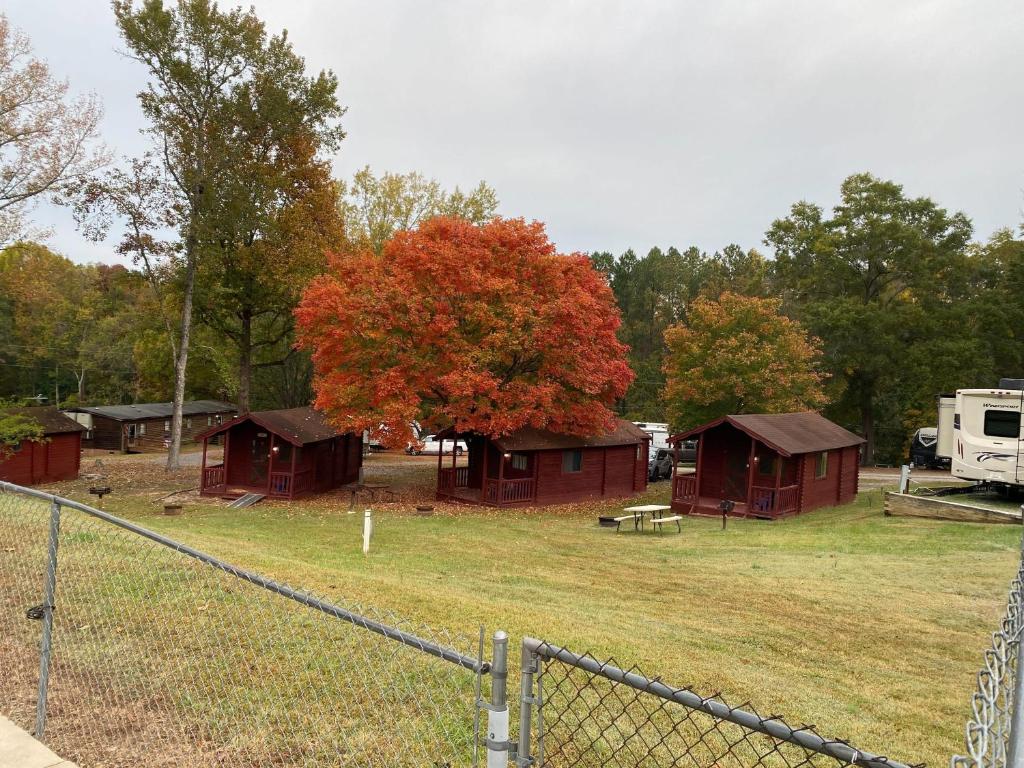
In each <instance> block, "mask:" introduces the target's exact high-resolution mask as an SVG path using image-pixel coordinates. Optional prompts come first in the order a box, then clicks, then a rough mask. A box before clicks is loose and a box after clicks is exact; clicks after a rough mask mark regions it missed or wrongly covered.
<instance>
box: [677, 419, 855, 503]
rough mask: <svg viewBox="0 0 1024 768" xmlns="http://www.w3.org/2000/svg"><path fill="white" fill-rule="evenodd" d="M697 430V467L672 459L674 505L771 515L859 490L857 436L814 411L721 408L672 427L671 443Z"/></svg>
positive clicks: (844, 498)
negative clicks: (731, 411) (689, 469)
mask: <svg viewBox="0 0 1024 768" xmlns="http://www.w3.org/2000/svg"><path fill="white" fill-rule="evenodd" d="M693 438H697V469H696V471H695V472H694V473H693V474H681V472H685V471H686V470H684V469H682V468H681V467H679V466H678V463H677V465H676V471H675V476H674V478H673V481H672V510H673V511H674V512H677V513H681V514H707V515H720V514H721V507H720V505H721V503H722V501H723V500H728V501H731V502H733V504H734V507H733V509H732V511H731V512H730V514H732V515H736V516H740V517H758V518H768V519H774V518H776V517H785V516H787V515H796V514H799V513H801V512H807V511H809V510H812V509H817V508H819V507H831V506H836V505H838V504H845V503H846V502H848V501H852V500H853V499H854V498H856V496H857V481H858V477H859V465H860V446H861V444H862V443H863V442H864V440H863V438H861V437H859V436H857V435H855V434H853V433H852V432H848V431H847V430H845V429H843V428H842V427H840V426H839V425H838V424H833V423H832V422H831V421H829V420H828V419H826V418H825V417H823V416H820V415H819V414H817V413H811V412H807V413H772V414H763V413H756V414H743V415H739V416H723V417H722V418H720V419H716V420H715V421H712V422H710V423H709V424H705V425H704V426H701V427H696V428H694V429H691V430H689V431H687V432H682V433H680V434H678V435H673V436H672V437H670V438H669V443H670V444H672V445H676V446H678V444H679V443H680V442H681V441H683V440H687V439H693Z"/></svg>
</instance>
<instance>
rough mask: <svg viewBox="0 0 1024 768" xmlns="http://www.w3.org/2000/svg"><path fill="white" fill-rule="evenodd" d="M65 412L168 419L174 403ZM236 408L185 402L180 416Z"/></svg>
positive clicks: (215, 402)
mask: <svg viewBox="0 0 1024 768" xmlns="http://www.w3.org/2000/svg"><path fill="white" fill-rule="evenodd" d="M66 410H68V411H70V412H72V413H91V414H92V415H93V416H102V417H104V418H107V419H113V420H114V421H135V420H137V419H169V418H171V416H172V415H173V414H174V403H136V404H134V405H96V406H93V405H76V406H75V407H74V408H67V409H66ZM237 410H238V407H237V406H235V405H232V404H231V403H226V402H224V401H223V400H187V401H185V402H184V403H182V406H181V415H182V416H197V415H200V414H207V413H233V412H235V411H237Z"/></svg>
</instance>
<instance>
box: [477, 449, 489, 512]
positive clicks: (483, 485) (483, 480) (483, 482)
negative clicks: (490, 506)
mask: <svg viewBox="0 0 1024 768" xmlns="http://www.w3.org/2000/svg"><path fill="white" fill-rule="evenodd" d="M481 439H482V440H483V442H484V458H483V460H482V461H481V469H480V495H479V497H478V498H479V499H480V501H483V500H484V498H485V496H484V494H485V493H487V454H488V453H490V452H491V451H490V443H491V441H490V440H488V439H487V438H486V437H483V438H481Z"/></svg>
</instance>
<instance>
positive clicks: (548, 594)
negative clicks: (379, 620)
mask: <svg viewBox="0 0 1024 768" xmlns="http://www.w3.org/2000/svg"><path fill="white" fill-rule="evenodd" d="M410 466H411V469H409V470H408V475H409V476H410V477H413V478H414V480H415V482H418V483H422V482H424V478H427V479H429V477H430V473H431V471H432V470H431V466H432V465H431V464H430V463H429V462H418V463H414V464H411V465H410ZM83 470H84V471H88V468H87V467H83ZM373 471H374V464H373V462H372V461H371V462H370V464H369V466H368V479H372V477H373ZM192 472H193V474H195V471H194V470H192ZM147 482H148V481H147V480H146V479H145V478H142V479H140V480H138V482H137V483H135V485H132V484H131V483H120V482H119V483H117V484H116V486H115V494H114V495H113V496H111V497H108V499H106V500H105V502H106V503H105V506H106V507H107V508H108V509H109V510H111V511H112V512H114V513H115V514H120V515H123V516H125V517H128V518H130V519H134V520H137V521H139V522H140V523H141V524H143V525H145V526H147V527H149V528H152V529H154V530H158V531H161V532H163V533H167V534H169V535H171V536H174V537H176V538H178V539H179V540H181V541H183V542H185V543H187V544H191V545H193V546H196V547H199V548H202V549H205V550H207V551H209V552H212V553H214V554H217V555H220V556H222V557H224V558H226V559H228V560H230V561H231V562H233V563H236V564H239V565H242V566H244V567H247V568H251V569H254V570H257V571H260V572H262V573H264V574H267V575H270V576H272V577H275V578H278V579H281V580H285V581H287V582H289V583H291V584H296V585H301V586H303V587H305V588H307V589H309V590H312V591H315V592H319V593H322V594H324V595H325V596H327V597H331V596H336V597H338V598H344V599H345V600H357V601H362V602H366V603H369V604H372V605H374V606H376V607H378V608H382V609H390V610H393V611H394V612H396V613H397V614H399V615H402V616H405V617H407V618H410V619H415V620H421V621H424V622H426V623H428V624H430V625H432V626H435V627H441V628H447V629H450V630H453V631H456V632H460V633H466V634H474V633H475V632H476V628H477V626H478V625H480V624H483V625H484V626H486V628H487V630H488V633H490V632H493V631H494V630H496V629H504V630H506V631H508V632H509V633H510V634H511V636H512V638H513V642H515V641H516V640H518V638H519V637H521V636H522V635H524V634H529V635H533V636H539V637H542V638H544V639H546V640H549V641H550V642H552V643H557V644H563V645H567V646H569V647H571V648H572V649H573V650H576V651H580V652H582V651H590V652H592V653H593V654H594V655H595V656H597V657H598V658H608V657H614V658H615V659H617V660H618V663H619V665H620V666H632V665H634V664H635V665H638V666H640V668H641V669H643V670H644V671H645V672H647V673H648V674H650V675H657V676H660V677H661V678H663V679H664V680H665V681H666V682H670V683H673V684H676V685H689V686H692V687H694V688H695V689H696V690H697V691H699V692H702V693H706V694H710V693H713V692H716V691H721V693H722V696H723V698H725V699H726V700H727V701H729V702H730V703H733V704H740V703H742V702H743V701H747V700H749V701H751V702H753V705H754V706H755V707H756V708H757V709H758V711H760V712H762V713H763V714H773V713H780V714H782V715H784V716H785V717H786V719H787V720H788V721H789V722H790V723H791V724H794V725H798V724H801V723H813V724H815V725H816V726H817V727H818V730H819V731H820V732H821V733H822V734H823V735H826V736H837V737H842V738H845V739H848V740H850V741H851V742H852V743H854V744H855V745H856V746H858V747H861V748H863V749H866V750H870V751H874V752H880V753H882V754H885V755H888V756H890V757H893V758H895V759H898V760H901V761H904V762H922V761H923V762H927V763H929V764H930V765H932V766H940V765H943V764H945V763H946V762H947V761H948V759H949V755H950V754H951V753H952V752H957V751H961V750H962V742H963V727H964V721H965V718H966V716H967V714H968V712H969V707H970V695H971V693H972V691H973V687H974V684H975V674H976V672H977V670H978V668H979V666H980V665H981V661H982V652H983V650H984V649H985V648H986V647H987V645H988V643H989V636H990V633H991V632H992V631H993V630H994V629H995V628H996V626H997V624H998V621H999V619H1000V617H1001V614H1002V612H1003V610H1004V607H1005V598H1006V591H1007V589H1008V586H1009V582H1010V579H1011V577H1012V576H1013V574H1014V572H1015V571H1016V567H1017V563H1018V560H1019V548H1020V538H1021V532H1020V530H1019V529H1017V528H1016V527H1013V526H998V525H977V524H966V523H946V522H940V521H930V520H920V519H913V518H886V517H884V516H883V514H882V511H881V510H882V497H881V492H880V491H870V492H865V493H862V494H861V496H860V497H859V499H858V500H857V501H856V502H855V503H853V504H850V505H847V506H845V507H842V508H839V509H832V510H820V511H817V512H813V513H810V514H807V515H805V516H802V517H798V518H793V519H789V520H784V521H777V522H773V523H767V522H758V521H740V520H733V521H730V522H729V526H728V528H727V530H725V531H723V530H721V522H720V521H719V520H716V519H705V518H692V519H686V520H684V521H683V533H682V535H679V534H677V533H675V530H674V527H673V529H672V532H669V531H668V530H667V529H666V532H665V533H664V534H654V533H650V532H648V533H645V534H642V535H640V534H634V533H633V532H632V531H630V532H623V533H619V534H616V533H615V532H614V530H609V529H604V528H599V527H597V525H596V519H595V518H596V516H597V515H598V514H599V513H602V512H603V511H605V510H610V509H616V508H619V507H621V504H608V503H605V504H599V503H594V504H590V505H580V506H572V507H560V508H557V509H548V510H526V511H520V512H508V511H502V512H497V511H491V510H480V509H473V508H468V507H467V508H462V509H459V510H453V508H450V507H445V508H441V509H440V510H439V514H436V515H435V516H433V517H426V518H424V517H416V516H413V515H412V514H410V512H409V510H410V504H409V503H408V501H407V498H406V500H405V501H403V502H400V503H397V504H385V505H381V506H379V507H378V508H377V509H376V531H375V536H374V540H373V547H372V551H371V553H370V555H369V557H364V556H363V554H362V552H361V530H360V529H361V523H362V521H361V515H347V514H346V511H345V507H346V505H345V504H344V503H343V501H342V500H341V499H340V498H339V497H326V498H325V497H320V498H317V499H314V500H312V501H310V502H308V503H305V504H300V503H296V504H292V505H287V504H271V503H266V502H264V503H262V504H260V505H258V506H256V507H253V508H250V509H246V510H233V509H227V508H226V507H225V506H224V505H223V504H221V503H219V502H216V501H215V502H198V501H194V502H193V503H191V504H189V505H188V506H187V508H186V511H185V514H183V515H181V516H179V517H167V516H164V515H162V514H159V509H160V508H159V506H157V505H155V504H154V503H152V502H153V499H154V497H155V496H159V495H161V494H160V493H157V490H160V489H159V488H157V490H154V486H153V483H151V482H149V483H148V484H147ZM164 482H165V485H166V487H170V488H173V487H175V482H173V481H170V480H168V481H164ZM414 484H415V483H414ZM87 485H88V483H87V482H85V483H84V485H83V484H82V483H79V484H77V485H75V486H73V487H70V486H69V487H65V488H62V489H60V490H62V491H63V492H66V493H69V495H73V496H74V497H75V498H80V499H85V498H87V495H85V494H83V493H82V490H83V487H86V486H87ZM177 486H178V487H184V486H182V482H181V481H180V480H179V481H178V482H177ZM117 488H121V489H122V492H118V490H117ZM143 489H148V490H146V491H145V492H143ZM165 492H166V491H165ZM668 492H669V487H668V484H667V483H659V484H658V485H657V486H653V487H652V489H651V490H650V491H649V492H648V493H647V494H646V496H645V497H644V501H650V502H654V501H664V500H665V499H666V498H667V495H668ZM513 657H514V658H518V655H517V653H514V654H513Z"/></svg>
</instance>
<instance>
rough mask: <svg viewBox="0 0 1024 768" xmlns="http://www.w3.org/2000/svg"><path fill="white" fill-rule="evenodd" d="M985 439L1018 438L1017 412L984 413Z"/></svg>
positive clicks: (1018, 420)
mask: <svg viewBox="0 0 1024 768" xmlns="http://www.w3.org/2000/svg"><path fill="white" fill-rule="evenodd" d="M985 435H986V436H987V437H1012V438H1018V437H1020V412H1019V411H985Z"/></svg>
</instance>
